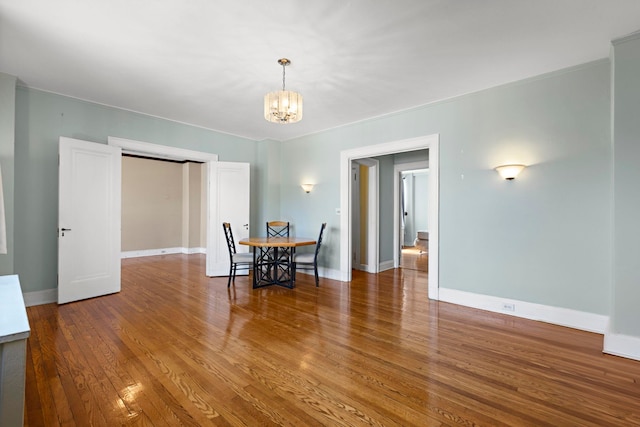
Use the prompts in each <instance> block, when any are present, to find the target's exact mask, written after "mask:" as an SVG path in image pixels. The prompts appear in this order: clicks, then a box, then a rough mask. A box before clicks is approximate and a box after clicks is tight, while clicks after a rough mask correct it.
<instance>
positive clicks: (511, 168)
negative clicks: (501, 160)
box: [495, 165, 526, 181]
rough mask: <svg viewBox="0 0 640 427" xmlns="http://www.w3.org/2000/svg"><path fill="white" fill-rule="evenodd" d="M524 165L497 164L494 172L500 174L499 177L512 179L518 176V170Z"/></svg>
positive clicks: (520, 170)
mask: <svg viewBox="0 0 640 427" xmlns="http://www.w3.org/2000/svg"><path fill="white" fill-rule="evenodd" d="M525 167H526V166H525V165H502V166H498V167H497V168H495V169H496V172H498V173H499V174H500V176H501V177H503V178H504V179H507V180H509V181H511V180H513V179H515V178H516V176H518V174H519V173H520V172H522V170H523V169H524V168H525Z"/></svg>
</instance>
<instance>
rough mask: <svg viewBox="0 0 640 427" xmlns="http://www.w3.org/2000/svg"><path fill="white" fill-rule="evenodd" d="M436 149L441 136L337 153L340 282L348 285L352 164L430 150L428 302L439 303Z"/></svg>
mask: <svg viewBox="0 0 640 427" xmlns="http://www.w3.org/2000/svg"><path fill="white" fill-rule="evenodd" d="M439 145H440V135H439V134H433V135H426V136H421V137H418V138H411V139H404V140H399V141H393V142H388V143H383V144H377V145H369V146H365V147H359V148H354V149H351V150H344V151H341V152H340V212H341V215H340V280H342V281H343V282H349V281H351V180H350V176H351V161H352V160H355V159H362V158H365V157H376V156H384V155H387V154H395V153H402V152H406V151H416V150H424V149H428V150H429V194H428V197H429V206H428V212H429V224H430V227H429V228H430V230H429V244H430V247H429V249H430V250H429V285H428V295H429V298H430V299H436V300H437V299H438V288H439V272H438V252H439V243H438V242H439V241H438V229H439V219H438V211H439V203H440V195H439V187H440V186H439V176H440V174H439V165H438V163H439Z"/></svg>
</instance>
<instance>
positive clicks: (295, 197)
mask: <svg viewBox="0 0 640 427" xmlns="http://www.w3.org/2000/svg"><path fill="white" fill-rule="evenodd" d="M610 94H611V90H610V69H609V61H608V60H601V61H597V62H594V63H589V64H585V65H583V66H580V67H576V68H573V69H568V70H563V71H561V72H556V73H552V74H549V75H544V76H540V77H538V78H534V79H529V80H526V81H521V82H517V83H513V84H507V85H504V86H501V87H497V88H493V89H489V90H485V91H482V92H479V93H474V94H470V95H466V96H462V97H458V98H455V99H451V100H447V101H444V102H439V103H435V104H431V105H427V106H424V107H420V108H416V109H413V110H411V111H407V112H402V113H397V114H394V115H390V116H385V117H380V118H376V119H372V120H368V121H365V122H360V123H357V124H353V125H350V126H345V127H341V128H337V129H333V130H329V131H326V132H322V133H319V134H315V135H310V136H305V137H302V138H298V139H295V140H290V141H286V142H283V144H282V164H286V165H291V167H290V168H289V167H288V168H286V169H283V175H282V182H283V186H282V199H281V200H282V202H281V208H280V209H281V211H282V212H291V216H292V220H293V221H295V222H296V223H297V224H301V225H300V227H301V228H305V229H304V230H302V234H305V235H307V234H310V233H311V231H312V229H315V225H316V224H319V223H320V222H321V221H324V220H327V221H329V232H328V236H327V245H326V248H327V251H326V253H325V255H324V256H325V257H324V259H323V261H324V262H325V263H326V265H327V266H328V267H330V268H333V269H339V253H338V251H339V242H338V235H339V217H338V216H337V215H336V214H335V212H334V210H335V208H336V207H338V206H339V203H340V201H339V194H340V183H339V176H340V171H339V170H338V169H339V159H340V152H341V151H342V150H346V149H352V148H355V147H362V146H369V145H374V144H378V143H384V142H391V141H397V140H402V139H407V138H414V137H419V136H423V135H431V134H436V133H437V134H440V159H439V161H440V286H441V287H445V288H451V289H458V290H462V291H469V292H474V293H479V294H485V295H493V296H498V297H504V298H512V299H517V300H523V301H528V302H532V303H539V304H545V305H550V306H557V307H565V308H570V309H575V310H580V311H585V312H590V313H597V314H608V312H609V302H610V284H611V277H610V272H611V247H610V243H609V242H610V236H611V213H610V194H611V184H610V176H611V146H610ZM514 162H522V163H525V164H527V165H529V167H528V168H527V169H526V170H525V171H524V172H523V173H522V174H521V176H520V177H519V178H518V179H517V180H516V181H513V182H506V181H504V180H501V179H499V177H498V175H497V173H496V172H495V171H493V168H494V167H495V166H497V165H500V164H505V163H514ZM306 176H312V177H313V180H314V182H315V183H316V184H317V185H316V188H315V189H314V191H313V192H312V193H311V194H310V195H306V194H304V193H302V192H301V191H297V190H296V188H295V187H296V186H297V185H298V184H299V183H300V182H302V181H304V180H307V179H306V178H305V177H306ZM298 188H299V187H298ZM305 224H307V225H305Z"/></svg>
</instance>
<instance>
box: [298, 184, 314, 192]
mask: <svg viewBox="0 0 640 427" xmlns="http://www.w3.org/2000/svg"><path fill="white" fill-rule="evenodd" d="M300 187H302V189H303V190H304V192H305V193H310V192H311V190H313V184H301V185H300Z"/></svg>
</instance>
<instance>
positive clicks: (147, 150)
mask: <svg viewBox="0 0 640 427" xmlns="http://www.w3.org/2000/svg"><path fill="white" fill-rule="evenodd" d="M107 144H108V145H113V146H115V147H120V148H121V149H122V153H124V154H133V155H137V156H148V157H154V158H157V159H168V160H177V161H184V160H191V161H194V162H203V163H206V162H217V161H218V155H217V154H210V153H204V152H201V151H193V150H187V149H184V148H177V147H169V146H167V145H160V144H152V143H150V142H142V141H135V140H133V139H125V138H118V137H115V136H109V137H107Z"/></svg>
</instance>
